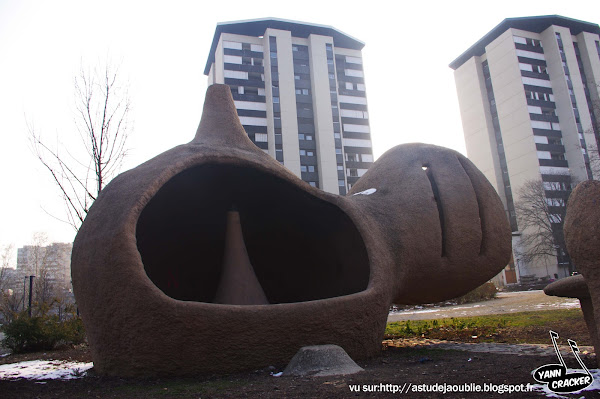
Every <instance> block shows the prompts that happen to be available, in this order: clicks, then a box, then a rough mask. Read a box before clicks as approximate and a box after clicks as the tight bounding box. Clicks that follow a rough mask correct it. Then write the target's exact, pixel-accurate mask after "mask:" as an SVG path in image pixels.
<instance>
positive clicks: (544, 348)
mask: <svg viewBox="0 0 600 399" xmlns="http://www.w3.org/2000/svg"><path fill="white" fill-rule="evenodd" d="M548 341H550V338H548ZM383 344H384V345H385V346H393V347H397V348H415V347H416V348H420V347H423V348H427V349H446V350H459V351H466V352H484V353H500V354H511V355H524V356H540V355H546V356H552V355H555V354H556V352H555V350H554V346H553V345H552V344H551V343H550V344H505V343H496V342H473V343H468V342H454V341H445V340H441V339H429V338H400V339H386V340H384V341H383ZM559 350H560V352H561V353H562V354H570V353H571V347H570V346H568V345H559ZM579 350H580V352H581V354H582V355H584V356H587V355H591V354H593V353H594V347H593V346H579ZM571 356H572V355H571Z"/></svg>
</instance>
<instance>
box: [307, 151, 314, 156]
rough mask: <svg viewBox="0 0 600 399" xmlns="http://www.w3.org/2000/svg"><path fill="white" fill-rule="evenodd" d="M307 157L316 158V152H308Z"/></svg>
mask: <svg viewBox="0 0 600 399" xmlns="http://www.w3.org/2000/svg"><path fill="white" fill-rule="evenodd" d="M306 156H308V157H314V156H315V153H314V152H312V151H307V152H306Z"/></svg>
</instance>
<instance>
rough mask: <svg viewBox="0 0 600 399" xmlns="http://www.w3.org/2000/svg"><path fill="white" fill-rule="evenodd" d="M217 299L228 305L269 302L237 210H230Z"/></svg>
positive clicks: (216, 301)
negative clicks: (260, 281)
mask: <svg viewBox="0 0 600 399" xmlns="http://www.w3.org/2000/svg"><path fill="white" fill-rule="evenodd" d="M213 302H214V303H222V304H228V305H267V304H268V303H269V301H268V300H267V296H266V295H265V293H264V291H263V289H262V287H261V285H260V283H259V282H258V279H257V278H256V274H255V273H254V268H253V267H252V264H251V263H250V259H249V258H248V252H247V251H246V245H245V244H244V236H243V234H242V226H241V223H240V214H239V213H238V212H237V211H230V212H227V227H226V232H225V256H224V257H223V269H222V271H221V278H220V280H219V285H218V287H217V293H216V295H215V299H214V301H213Z"/></svg>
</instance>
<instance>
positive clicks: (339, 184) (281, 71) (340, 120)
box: [204, 18, 373, 195]
mask: <svg viewBox="0 0 600 399" xmlns="http://www.w3.org/2000/svg"><path fill="white" fill-rule="evenodd" d="M363 47H364V43H362V42H361V41H359V40H357V39H355V38H353V37H351V36H349V35H347V34H345V33H342V32H340V31H338V30H337V29H335V28H333V27H329V26H322V25H315V24H308V23H303V22H297V21H288V20H282V19H275V18H267V19H259V20H250V21H235V22H224V23H219V24H218V25H217V28H216V30H215V34H214V38H213V42H212V47H211V50H210V54H209V56H208V60H207V63H206V68H205V70H204V74H205V75H207V76H208V83H209V85H211V84H214V83H221V84H227V85H229V86H230V87H231V91H232V94H233V98H234V101H235V105H236V108H237V110H238V115H239V117H240V120H241V122H242V125H243V126H244V129H245V130H246V133H247V134H248V136H249V137H250V139H251V140H252V141H253V142H254V144H256V145H257V146H258V147H259V148H261V149H262V150H263V151H265V152H266V153H268V154H269V155H270V156H272V157H273V158H275V159H276V160H277V161H279V162H280V163H282V164H283V165H284V166H285V167H287V168H288V169H289V170H291V171H292V172H293V173H294V174H296V175H297V176H298V177H300V178H301V179H302V180H304V181H306V182H307V183H309V184H310V185H312V186H314V187H318V188H320V189H322V190H324V191H327V192H330V193H335V194H341V195H345V194H346V193H347V191H348V190H349V189H350V188H351V187H352V185H353V184H354V183H355V182H356V181H357V180H358V179H359V178H360V177H361V176H362V175H363V174H364V173H365V172H366V171H367V169H368V168H369V167H370V166H371V164H372V163H373V150H372V143H371V132H370V127H369V115H368V108H367V98H366V87H365V81H364V72H363V67H362V53H361V50H362V48H363Z"/></svg>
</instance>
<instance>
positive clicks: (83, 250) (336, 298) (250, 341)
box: [72, 85, 511, 376]
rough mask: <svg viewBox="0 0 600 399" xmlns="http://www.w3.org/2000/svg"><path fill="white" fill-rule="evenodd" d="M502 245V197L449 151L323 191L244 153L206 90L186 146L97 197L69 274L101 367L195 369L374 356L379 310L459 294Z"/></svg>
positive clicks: (505, 237)
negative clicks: (315, 354) (330, 351)
mask: <svg viewBox="0 0 600 399" xmlns="http://www.w3.org/2000/svg"><path fill="white" fill-rule="evenodd" d="M510 245H511V244H510V229H509V226H508V223H507V221H506V217H505V215H504V210H503V207H502V204H501V202H500V199H499V198H498V196H497V194H496V193H495V191H494V189H493V188H492V186H491V185H490V184H489V183H488V182H487V180H486V179H485V178H484V176H483V175H482V174H481V173H480V172H479V171H478V170H477V169H476V168H475V167H474V166H473V164H472V163H471V162H470V161H469V160H467V159H466V158H465V157H463V156H462V155H460V154H458V153H456V152H454V151H451V150H448V149H445V148H441V147H436V146H431V145H423V144H408V145H402V146H398V147H396V148H394V149H391V150H390V151H388V152H387V153H386V154H384V155H383V156H381V157H380V159H379V160H378V161H377V162H376V163H375V164H374V165H373V166H372V167H371V169H370V170H369V171H368V172H367V173H366V174H365V175H364V176H363V177H361V179H360V180H359V181H358V182H357V183H356V185H355V186H354V187H353V188H352V190H351V192H350V193H349V194H348V195H347V196H345V197H342V196H338V195H333V194H328V193H326V192H323V191H321V190H318V189H316V188H313V187H310V186H309V185H308V184H306V183H304V182H302V181H301V180H300V179H298V178H297V177H296V176H294V175H293V174H292V173H291V172H289V171H288V170H287V169H285V168H284V167H283V166H281V165H280V164H279V163H278V162H277V161H275V160H274V159H272V158H271V157H269V156H268V155H267V154H265V153H264V152H263V151H262V150H260V149H258V148H257V147H256V146H254V144H253V143H252V142H251V141H250V140H249V138H248V137H247V135H246V133H245V132H244V129H243V127H242V126H241V124H240V122H239V119H238V117H237V114H236V110H235V106H234V103H233V100H232V98H231V93H230V89H229V88H228V87H227V86H222V85H214V86H211V87H210V88H209V89H208V92H207V96H206V101H205V106H204V111H203V115H202V120H201V122H200V126H199V127H198V131H197V133H196V137H195V138H194V140H192V141H191V142H190V143H188V144H185V145H181V146H178V147H176V148H173V149H172V150H169V151H167V152H165V153H163V154H161V155H159V156H157V157H156V158H154V159H151V160H150V161H148V162H146V163H144V164H142V165H140V166H138V167H137V168H135V169H133V170H130V171H128V172H125V173H123V174H121V175H120V176H118V177H117V178H115V179H114V180H113V181H112V182H111V183H110V184H109V185H108V186H107V187H106V188H105V189H104V190H103V191H102V193H101V194H100V196H99V197H98V199H97V200H96V202H95V203H94V205H93V206H92V208H91V209H90V212H89V214H88V216H87V218H86V220H85V222H84V223H83V225H82V226H81V229H80V230H79V233H78V235H77V237H76V239H75V243H74V247H73V257H72V277H73V286H74V289H75V295H76V298H77V302H78V305H79V308H80V310H81V314H82V317H83V321H84V324H85V327H86V331H87V334H88V340H89V343H90V347H91V349H92V356H93V360H94V367H95V369H96V370H97V371H98V372H99V373H101V374H105V375H123V376H136V375H174V374H178V375H181V374H197V373H201V372H223V371H233V370H238V369H245V368H256V367H261V366H267V365H269V364H277V363H286V362H288V361H289V360H290V359H291V358H292V357H293V356H294V354H295V353H296V352H297V351H298V349H299V348H301V347H303V346H307V345H322V344H336V345H339V346H341V347H343V348H344V349H345V350H346V352H348V354H349V355H350V356H351V357H353V358H354V359H359V358H364V357H367V356H371V355H374V354H376V353H378V352H379V350H380V348H381V340H382V337H383V332H384V329H385V324H386V319H387V314H388V308H389V305H390V304H391V303H393V302H395V303H424V302H431V301H440V300H444V299H447V298H452V297H456V296H459V295H462V294H464V293H466V292H468V291H469V290H471V289H473V288H475V287H476V286H478V285H479V284H481V283H483V282H485V281H486V280H488V279H489V278H491V277H492V276H493V275H495V274H496V273H497V272H498V271H499V270H501V269H502V267H504V265H505V264H506V263H507V262H508V258H509V256H510ZM239 275H243V276H245V277H244V278H240V277H239ZM241 291H243V292H241Z"/></svg>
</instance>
